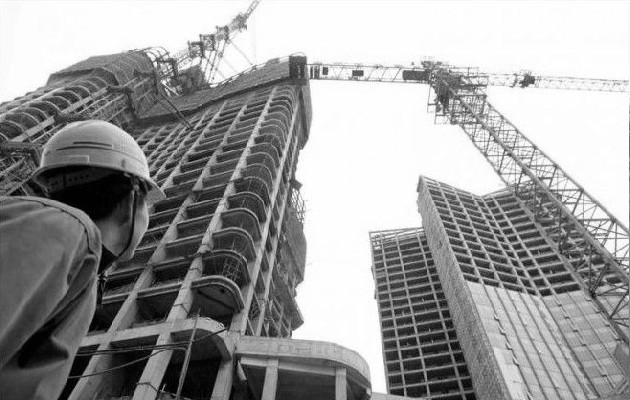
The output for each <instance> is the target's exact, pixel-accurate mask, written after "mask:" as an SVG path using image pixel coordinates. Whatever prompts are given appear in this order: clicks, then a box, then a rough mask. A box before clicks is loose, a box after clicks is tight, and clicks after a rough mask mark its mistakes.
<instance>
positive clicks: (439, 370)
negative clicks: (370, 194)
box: [370, 228, 475, 400]
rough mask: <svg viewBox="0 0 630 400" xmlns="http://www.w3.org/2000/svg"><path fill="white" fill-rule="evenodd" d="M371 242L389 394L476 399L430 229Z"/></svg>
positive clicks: (375, 235)
mask: <svg viewBox="0 0 630 400" xmlns="http://www.w3.org/2000/svg"><path fill="white" fill-rule="evenodd" d="M370 239H371V244H372V259H373V264H372V273H373V275H374V281H375V285H376V294H375V297H376V300H377V306H378V312H379V318H380V321H381V332H382V338H383V360H384V363H385V375H386V383H387V392H388V393H391V394H394V395H406V396H410V397H422V398H427V399H452V400H461V399H464V400H472V399H475V393H474V391H473V387H472V380H471V378H470V372H469V371H468V366H467V365H466V361H465V359H464V354H463V352H462V348H461V345H460V343H459V340H458V338H457V335H458V333H457V331H456V329H455V326H454V325H453V319H452V317H451V311H450V309H449V301H448V300H447V299H446V297H445V295H444V289H443V288H442V283H441V281H440V276H439V275H438V273H437V268H438V267H439V266H436V264H435V261H434V259H433V256H432V254H431V250H430V249H429V244H428V242H427V237H426V233H425V231H424V229H422V228H409V229H396V230H390V231H379V232H372V233H370Z"/></svg>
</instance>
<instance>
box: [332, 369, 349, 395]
mask: <svg viewBox="0 0 630 400" xmlns="http://www.w3.org/2000/svg"><path fill="white" fill-rule="evenodd" d="M335 400H348V380H347V379H346V369H345V368H343V367H339V368H336V369H335Z"/></svg>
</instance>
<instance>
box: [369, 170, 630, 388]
mask: <svg viewBox="0 0 630 400" xmlns="http://www.w3.org/2000/svg"><path fill="white" fill-rule="evenodd" d="M418 209H419V211H420V214H421V216H422V219H423V225H424V229H423V230H420V229H416V230H411V231H405V230H402V231H400V230H399V231H392V233H388V232H374V233H372V235H371V237H372V253H373V261H374V264H373V274H374V277H375V281H376V288H377V291H376V294H377V296H378V300H379V312H380V313H381V326H382V329H383V351H384V356H385V360H386V361H385V365H386V370H387V373H388V377H389V378H390V380H389V381H388V385H389V386H388V387H389V390H390V391H391V393H398V394H406V395H409V396H413V395H415V392H414V391H416V390H417V389H416V387H417V386H418V384H417V382H414V379H415V380H416V381H417V380H418V379H420V380H421V382H422V383H421V385H422V387H423V389H422V390H421V392H423V391H424V390H426V389H425V388H427V387H428V388H429V392H428V395H429V397H430V398H433V397H432V396H433V394H432V392H430V385H431V383H432V382H433V381H432V380H431V379H429V376H428V374H427V373H426V371H428V370H430V368H428V367H429V366H430V365H429V363H427V361H426V360H427V359H431V358H432V357H434V355H433V354H432V353H430V354H429V355H426V356H425V355H424V352H423V351H424V349H425V348H426V346H425V347H423V343H422V342H420V341H419V342H418V345H416V344H415V341H414V339H416V337H412V338H411V342H412V347H413V348H414V349H415V350H416V351H415V353H414V357H415V358H414V359H415V360H416V364H415V365H422V366H423V367H424V368H423V369H417V370H418V371H420V373H421V377H420V378H417V377H415V376H414V374H409V372H412V371H416V370H412V369H409V368H407V366H408V365H409V364H408V363H407V364H406V361H407V360H408V359H409V357H408V354H409V353H404V352H403V349H404V347H405V346H406V344H407V343H408V342H409V340H410V337H409V335H408V334H404V333H405V331H404V329H405V325H404V324H405V323H407V325H409V323H410V322H411V326H412V329H413V328H414V327H416V328H415V329H416V331H415V332H412V333H414V334H416V335H418V336H417V337H418V338H419V337H420V332H421V331H423V330H424V326H425V325H429V324H430V323H431V322H432V321H433V320H436V321H437V322H438V323H436V324H435V328H437V329H438V330H440V333H441V334H442V336H441V337H443V336H444V334H446V336H447V338H448V344H449V348H448V351H447V349H446V346H444V344H445V341H444V340H442V342H441V343H442V345H443V349H444V352H443V353H442V354H444V355H446V356H450V360H448V357H445V362H446V363H447V364H446V365H448V367H449V368H448V369H447V368H446V367H445V371H446V372H447V374H446V375H444V376H443V377H441V378H440V377H438V378H436V380H437V381H443V380H448V381H449V382H451V387H450V394H447V393H438V394H437V395H436V396H435V398H453V399H455V398H457V399H459V398H467V397H464V396H469V394H468V393H466V392H465V391H463V390H462V389H463V386H462V385H455V382H457V383H459V381H463V378H462V377H461V376H459V375H458V374H455V375H453V371H459V370H456V369H455V367H458V368H459V367H461V366H462V365H465V366H466V371H468V372H469V375H470V378H471V382H472V389H473V390H474V393H475V395H476V396H477V398H482V399H486V398H488V399H494V398H501V399H527V400H532V399H579V398H582V399H591V398H608V397H611V398H613V397H614V396H617V395H620V396H624V393H625V394H626V395H627V393H628V349H627V345H626V344H625V343H624V342H623V341H622V340H621V338H619V337H618V336H617V335H616V333H615V331H614V330H613V329H612V327H611V326H610V324H609V323H608V322H607V320H606V318H605V317H604V316H603V315H602V313H601V312H599V311H598V309H597V307H595V305H594V304H593V302H592V300H591V299H590V298H589V296H588V295H587V294H586V290H585V289H584V286H583V284H582V283H581V281H580V279H579V276H578V275H576V273H575V272H574V271H573V269H572V268H571V266H570V264H569V261H568V260H567V259H566V258H564V257H563V256H562V255H560V254H559V252H558V251H557V250H556V248H555V246H554V245H553V242H552V241H551V240H550V238H549V237H547V236H546V235H545V233H544V229H543V226H542V225H541V224H544V223H545V221H544V220H541V219H540V218H538V219H536V218H535V217H534V215H532V214H531V212H529V210H528V209H527V208H526V207H525V206H524V205H523V203H522V202H521V201H520V200H518V199H517V198H516V197H515V196H514V195H513V194H512V192H511V191H509V190H505V191H501V192H497V193H493V194H490V195H487V196H476V195H473V194H471V193H467V192H465V191H463V190H459V189H456V188H453V187H451V186H449V185H446V184H444V183H440V182H437V181H434V180H431V179H427V178H424V177H422V178H421V179H420V182H419V185H418ZM406 243H412V245H409V244H406ZM405 246H411V249H412V250H409V249H406V248H405ZM386 249H390V250H386ZM397 252H398V253H399V254H397ZM417 259H421V260H425V261H419V260H417ZM429 260H431V263H429V262H428V261H429ZM401 268H402V270H403V271H402V272H403V274H402V275H401V271H400V269H401ZM416 269H420V270H423V271H424V270H426V274H428V275H429V276H431V277H432V278H431V279H432V281H431V286H429V285H428V283H427V282H425V283H423V284H420V285H415V283H414V281H413V280H411V281H410V280H409V279H408V278H407V277H406V275H407V274H408V273H409V272H408V271H411V273H414V271H415V270H416ZM432 271H434V273H433V275H431V272H432ZM410 282H412V284H411V285H410ZM434 282H435V283H434ZM429 287H430V288H429ZM436 287H438V288H439V289H438V290H439V291H438V290H436V289H435V288H436ZM400 288H402V289H403V290H397V289H400ZM421 288H425V290H426V292H427V293H431V294H432V295H433V299H431V296H429V299H428V300H430V301H431V302H436V301H437V302H438V303H439V302H440V301H442V303H443V306H442V305H440V315H439V316H438V315H437V314H436V313H434V314H433V315H431V317H429V318H428V319H427V318H426V317H424V315H423V314H422V313H419V312H418V310H417V308H418V307H421V306H422V305H423V302H422V300H423V299H422V297H420V296H417V295H416V292H418V291H419V290H420V291H421ZM412 289H413V290H414V292H411V290H412ZM407 293H409V294H407ZM422 293H424V292H422ZM440 295H441V296H440ZM414 296H415V297H414ZM442 299H443V300H442ZM446 307H447V308H446ZM383 311H385V312H383ZM401 311H402V312H403V313H412V315H413V318H415V320H412V321H409V320H408V319H407V320H404V319H403V318H401V317H400V316H397V314H396V313H397V312H399V313H400V312H401ZM445 311H446V312H445ZM392 312H393V314H394V315H393V317H392V316H391V313H392ZM445 314H446V315H447V316H449V317H450V319H448V318H446V317H445ZM451 320H452V322H451V326H452V327H453V328H454V332H455V333H456V334H455V335H453V336H452V337H449V336H448V333H449V331H448V327H449V325H448V322H450V321H451ZM400 322H402V323H403V326H402V327H401V328H399V326H398V324H399V323H400ZM392 323H393V324H394V327H393V328H392V326H391V325H392ZM418 326H420V327H422V329H418V328H417V327H418ZM401 332H403V335H401ZM386 335H388V336H386ZM412 336H413V335H412ZM454 338H457V342H453V339H454ZM454 343H457V344H456V346H455V348H456V349H459V348H461V350H462V351H461V353H462V356H463V357H462V359H461V361H462V363H461V364H456V363H455V361H457V360H456V359H455V357H454V351H453V344H454ZM390 349H393V350H397V351H390ZM405 350H406V351H409V350H407V349H405ZM388 352H389V353H388ZM388 357H389V358H388ZM464 361H465V363H464ZM397 368H399V370H397ZM462 369H463V368H462ZM416 372H417V371H416ZM407 376H411V381H410V382H408V381H407V380H408V378H407ZM421 394H422V393H421ZM451 395H452V397H448V396H451ZM620 398H623V397H620Z"/></svg>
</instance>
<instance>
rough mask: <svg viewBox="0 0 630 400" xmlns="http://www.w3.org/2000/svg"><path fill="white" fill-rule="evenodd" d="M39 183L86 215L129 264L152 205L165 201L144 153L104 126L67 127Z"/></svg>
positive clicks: (48, 154)
mask: <svg viewBox="0 0 630 400" xmlns="http://www.w3.org/2000/svg"><path fill="white" fill-rule="evenodd" d="M35 178H36V180H37V181H38V182H39V183H40V184H41V185H42V186H43V187H44V188H45V189H46V191H47V192H48V194H49V196H50V197H51V198H52V199H54V200H58V201H61V202H63V203H66V204H68V205H70V206H72V207H75V208H78V209H80V210H82V211H84V212H85V213H86V214H87V215H88V216H89V217H90V218H92V220H93V221H94V222H95V223H96V224H97V226H98V227H99V228H100V230H101V235H102V239H103V243H104V244H105V246H106V247H107V248H108V249H109V250H110V251H112V252H113V253H115V254H117V255H118V256H119V258H120V259H121V260H126V259H129V258H131V257H132V256H133V253H134V251H135V249H136V247H137V246H138V244H139V242H140V240H141V239H142V236H143V235H144V233H145V232H146V230H147V227H148V219H149V216H148V205H149V204H150V203H151V202H154V201H156V200H160V199H162V198H164V193H163V192H162V191H161V190H160V188H159V187H158V186H157V184H156V183H155V182H154V181H153V180H152V179H151V177H150V176H149V167H148V164H147V160H146V157H145V155H144V153H143V152H142V149H141V148H140V146H138V144H137V143H136V142H135V141H134V140H133V138H132V137H131V136H130V135H129V134H127V133H126V132H125V131H123V130H122V129H120V128H118V127H117V126H115V125H112V124H110V123H108V122H104V121H96V120H90V121H82V122H75V123H72V124H69V125H67V126H66V127H64V128H63V129H61V130H60V131H59V132H57V133H56V134H55V135H54V136H53V137H52V138H51V139H50V140H49V141H48V143H46V145H45V146H44V152H43V155H42V160H41V163H40V167H39V169H38V170H37V171H36V172H35Z"/></svg>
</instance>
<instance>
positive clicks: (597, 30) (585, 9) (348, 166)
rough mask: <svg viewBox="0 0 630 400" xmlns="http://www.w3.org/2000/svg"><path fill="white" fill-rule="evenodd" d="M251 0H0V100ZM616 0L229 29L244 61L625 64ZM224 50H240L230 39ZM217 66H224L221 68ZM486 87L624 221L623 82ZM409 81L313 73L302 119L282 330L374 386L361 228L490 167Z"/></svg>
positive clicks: (365, 13)
mask: <svg viewBox="0 0 630 400" xmlns="http://www.w3.org/2000/svg"><path fill="white" fill-rule="evenodd" d="M248 5H249V1H223V2H219V1H177V2H171V1H157V2H149V1H124V2H123V1H113V0H109V1H84V2H79V1H65V2H64V1H54V0H53V1H41V2H40V1H23V2H18V1H6V0H0V101H6V100H9V99H12V98H14V97H17V96H20V95H22V94H24V93H26V92H27V91H29V90H32V89H35V88H36V87H39V86H42V85H44V84H45V82H46V79H47V77H48V76H49V75H50V74H51V73H53V72H55V71H57V70H59V69H62V68H64V67H66V66H69V65H71V64H73V63H75V62H77V61H80V60H82V59H85V58H87V57H89V56H92V55H99V54H111V53H116V52H120V51H124V50H129V49H134V48H144V47H148V46H162V47H164V48H166V49H168V50H171V51H175V50H178V49H181V48H183V47H184V46H185V43H186V41H188V40H193V39H196V38H197V37H198V34H199V33H211V32H212V30H213V29H214V27H215V26H216V25H223V24H225V23H227V22H228V21H229V20H230V19H231V18H232V17H233V16H234V15H235V14H237V13H238V12H240V11H243V10H245V9H246V8H247V6H248ZM629 17H630V3H628V2H627V1H571V2H569V1H547V2H543V1H527V2H520V1H474V2H473V1H415V2H413V1H358V0H357V1H332V0H328V1H324V0H320V1H288V0H285V1H279V0H275V1H274V0H263V1H262V2H261V4H260V5H259V6H258V8H257V9H256V11H255V12H254V14H253V15H252V17H251V19H250V21H249V24H248V25H249V26H248V30H247V31H246V32H244V33H242V34H241V35H240V36H239V37H238V38H237V40H236V44H237V46H238V47H239V48H240V49H241V50H242V51H243V52H244V53H246V54H247V55H248V58H250V59H251V60H252V61H255V62H263V61H266V60H267V59H269V58H274V57H278V56H284V55H288V54H292V53H296V52H302V53H304V54H306V55H307V57H308V58H309V60H311V61H323V62H341V61H343V62H352V63H354V62H356V63H363V64H370V63H380V64H409V63H411V62H413V61H419V60H420V59H422V58H423V57H426V56H432V57H434V58H435V59H436V60H444V61H449V62H451V63H453V64H457V65H470V66H479V67H480V68H481V69H483V70H485V71H496V72H514V71H520V70H523V69H527V70H531V71H533V72H534V73H536V74H541V75H556V76H557V75H561V76H576V77H592V78H610V79H628V73H629V70H630V54H629V53H630V34H629V26H630V22H629V21H630V18H629ZM228 57H229V60H230V63H231V64H233V65H235V66H237V68H238V66H239V65H244V64H243V63H244V60H243V59H242V58H240V56H239V55H238V54H237V53H235V52H232V53H228ZM225 74H226V75H230V71H229V69H227V70H226V71H225ZM488 95H489V97H488V100H489V101H490V102H491V103H492V104H493V105H494V106H495V107H496V108H497V109H498V110H499V111H501V112H502V113H503V114H504V115H505V116H506V117H507V118H508V119H509V120H510V121H512V123H514V125H516V126H517V127H518V128H519V129H520V130H521V131H522V132H523V133H524V134H525V135H527V136H528V137H529V138H530V139H531V140H532V141H533V142H534V143H536V144H537V145H538V146H539V147H540V148H541V149H542V150H543V151H545V152H546V153H547V154H548V155H549V156H550V157H551V158H553V159H554V160H555V161H556V162H557V163H558V164H559V165H561V166H562V167H563V168H564V170H565V171H566V172H567V173H568V174H569V175H571V176H572V177H573V178H574V179H575V180H576V181H577V182H578V183H580V184H581V185H582V186H583V187H585V188H586V190H587V191H588V192H589V193H590V194H591V195H592V196H593V197H594V198H596V199H598V200H599V201H600V202H601V203H602V204H603V205H604V206H605V207H606V208H608V209H609V210H610V212H611V213H612V214H613V215H615V216H617V218H619V219H620V220H621V221H623V223H624V224H625V225H626V226H627V225H628V193H629V187H628V182H629V177H628V165H629V164H628V160H629V156H628V147H629V146H628V106H629V104H628V94H627V93H596V92H593V93H591V92H578V91H564V90H543V89H525V90H522V89H511V88H490V89H489V90H488ZM428 96H429V93H428V88H427V87H426V86H425V85H419V84H391V83H388V84H386V83H365V82H335V81H313V82H311V98H312V105H313V121H312V126H311V131H310V139H309V142H308V143H307V145H306V147H305V149H304V150H303V151H302V152H301V155H300V160H299V164H298V171H297V178H298V180H300V181H301V182H302V184H303V188H302V195H303V197H304V199H305V200H306V207H307V214H306V221H305V234H306V238H307V242H308V255H307V269H306V277H305V281H304V282H303V283H302V285H301V286H300V287H299V288H298V298H297V301H298V304H299V306H300V308H301V311H302V314H303V316H304V320H305V323H304V325H303V326H302V327H301V328H299V329H298V330H296V331H295V333H294V336H293V337H294V338H298V339H313V340H326V341H331V342H335V343H338V344H340V345H343V346H346V347H348V348H351V349H353V350H356V351H358V352H359V353H360V354H361V355H362V356H363V358H365V359H366V361H367V362H368V363H369V365H370V369H371V375H372V386H373V390H374V391H380V392H384V391H385V380H384V372H383V362H382V356H381V341H380V329H379V322H378V315H377V308H376V302H375V301H374V284H373V281H372V275H371V272H370V267H371V255H370V245H369V232H370V231H375V230H381V229H394V228H405V227H413V226H420V225H421V224H422V221H421V219H420V216H419V214H418V212H417V210H416V185H417V182H418V177H419V176H420V175H425V176H428V177H430V178H433V179H436V180H439V181H442V182H445V183H448V184H450V185H453V186H456V187H459V188H461V189H464V190H468V191H471V192H473V193H475V194H480V195H482V194H485V193H488V192H491V191H494V190H497V189H500V188H502V184H501V181H500V180H499V178H498V177H497V176H496V175H495V173H494V172H493V170H492V169H491V167H490V166H489V164H488V163H487V162H486V161H485V159H484V158H483V157H482V156H481V154H479V153H478V151H477V150H476V149H475V148H474V146H473V145H472V143H470V141H469V140H468V139H467V137H466V135H465V134H464V133H463V132H462V131H461V130H460V129H459V128H457V127H453V126H449V125H435V124H434V120H433V115H431V114H428V113H427V106H426V104H427V98H428Z"/></svg>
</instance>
